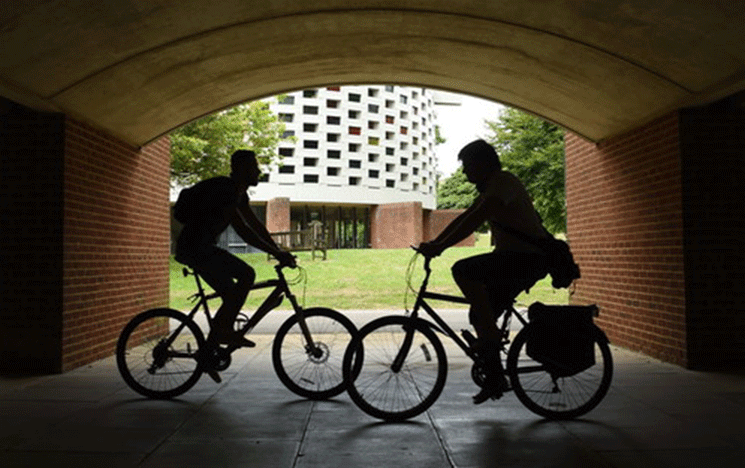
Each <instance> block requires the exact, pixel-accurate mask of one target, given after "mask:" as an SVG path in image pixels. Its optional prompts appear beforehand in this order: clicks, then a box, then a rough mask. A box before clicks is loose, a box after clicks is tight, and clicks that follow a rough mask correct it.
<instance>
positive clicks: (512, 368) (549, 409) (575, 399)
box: [507, 325, 613, 419]
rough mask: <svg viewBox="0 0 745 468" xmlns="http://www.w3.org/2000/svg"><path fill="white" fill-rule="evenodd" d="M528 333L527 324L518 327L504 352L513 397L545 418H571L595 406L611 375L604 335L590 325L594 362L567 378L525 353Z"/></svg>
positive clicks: (610, 364) (529, 328)
mask: <svg viewBox="0 0 745 468" xmlns="http://www.w3.org/2000/svg"><path fill="white" fill-rule="evenodd" d="M532 333H533V331H532V328H531V326H530V325H528V326H526V327H525V328H523V329H522V330H520V332H519V333H518V334H517V336H516V337H515V339H514V341H513V343H512V345H511V346H510V349H509V352H508V354H507V374H508V375H509V377H510V382H511V384H512V389H513V390H514V391H515V395H516V396H517V398H518V399H519V400H520V401H521V402H522V403H523V404H524V405H525V407H527V408H528V409H529V410H530V411H532V412H534V413H536V414H538V415H539V416H543V417H545V418H548V419H572V418H576V417H578V416H582V415H583V414H586V413H588V412H589V411H591V410H592V409H593V408H595V407H596V406H597V405H598V404H599V403H600V402H601V401H602V400H603V398H604V397H605V394H606V393H607V392H608V388H610V383H611V380H612V378H613V358H612V356H611V352H610V347H609V346H608V340H607V338H606V337H605V334H604V333H603V332H602V331H601V330H600V329H599V328H598V327H597V326H593V336H594V341H595V344H594V347H595V365H593V366H592V367H590V368H589V369H586V370H584V371H582V372H579V373H577V374H574V375H571V376H569V377H556V376H552V375H551V374H550V373H549V372H548V371H547V370H546V368H545V367H544V366H543V365H542V364H540V363H538V362H536V361H534V360H532V359H531V358H530V357H529V356H528V355H527V353H526V352H525V349H526V344H527V343H528V341H529V340H530V339H531V338H532Z"/></svg>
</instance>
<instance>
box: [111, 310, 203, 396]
mask: <svg viewBox="0 0 745 468" xmlns="http://www.w3.org/2000/svg"><path fill="white" fill-rule="evenodd" d="M204 343H205V340H204V335H203V334H202V331H201V330H200V329H199V327H198V326H197V324H196V323H194V321H193V320H191V319H190V318H189V317H187V316H186V315H184V314H183V313H181V312H178V311H175V310H172V309H152V310H148V311H145V312H143V313H141V314H139V315H137V316H135V317H134V318H133V319H132V320H131V321H130V322H129V323H128V324H127V325H126V326H125V327H124V329H123V330H122V333H121V335H119V340H118V342H117V345H116V364H117V367H118V368H119V373H120V374H121V375H122V378H123V379H124V381H125V382H126V383H127V385H129V386H130V387H131V388H132V390H134V391H136V392H137V393H139V394H141V395H144V396H146V397H148V398H173V397H175V396H177V395H181V394H182V393H184V392H186V391H187V390H189V389H190V388H191V387H193V386H194V384H196V383H197V381H198V380H199V377H200V376H201V375H202V370H201V367H200V366H199V364H198V363H197V353H198V352H199V350H200V349H202V348H203V347H204Z"/></svg>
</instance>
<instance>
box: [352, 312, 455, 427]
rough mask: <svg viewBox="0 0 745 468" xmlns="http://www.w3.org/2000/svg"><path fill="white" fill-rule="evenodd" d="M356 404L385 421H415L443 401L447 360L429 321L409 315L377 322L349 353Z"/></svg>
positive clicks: (365, 327)
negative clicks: (440, 400)
mask: <svg viewBox="0 0 745 468" xmlns="http://www.w3.org/2000/svg"><path fill="white" fill-rule="evenodd" d="M343 369H344V377H345V378H346V379H347V382H348V383H347V392H348V393H349V396H350V397H351V398H352V401H354V402H355V404H356V405H357V406H358V407H359V408H360V409H361V410H362V411H364V412H365V413H367V414H369V415H371V416H373V417H376V418H379V419H382V420H384V421H403V420H405V419H409V418H413V417H414V416H417V415H419V414H421V413H423V412H424V411H426V410H427V409H428V408H429V407H430V406H432V405H433V404H434V402H435V401H437V398H438V397H439V396H440V393H442V389H443V388H444V387H445V379H446V377H447V357H446V356H445V349H444V348H443V346H442V342H440V340H439V338H437V336H436V335H435V333H434V332H433V331H432V329H431V328H430V327H429V325H428V324H427V322H424V321H422V320H417V319H412V318H409V317H405V316H399V315H395V316H387V317H381V318H379V319H376V320H373V321H372V322H370V323H368V324H367V325H365V326H364V327H362V328H361V329H360V332H359V335H358V337H357V339H356V340H354V341H353V342H352V343H351V344H350V346H349V348H347V351H346V353H345V354H344V366H343Z"/></svg>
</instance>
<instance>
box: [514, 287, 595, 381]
mask: <svg viewBox="0 0 745 468" xmlns="http://www.w3.org/2000/svg"><path fill="white" fill-rule="evenodd" d="M597 313H598V308H597V306H595V305H590V306H551V305H544V304H542V303H540V302H536V303H534V304H532V305H531V306H530V307H529V308H528V320H529V321H530V325H529V327H530V330H531V332H530V333H531V334H530V335H529V337H528V341H527V343H526V344H525V353H526V354H527V355H528V356H529V357H530V358H532V359H533V360H535V361H537V362H539V363H541V364H543V366H544V367H545V368H546V370H547V371H548V372H549V373H550V374H551V375H552V376H554V377H568V376H570V375H574V374H577V373H579V372H582V371H584V370H586V369H589V368H590V367H592V366H593V365H595V332H594V328H595V325H594V323H593V320H592V318H593V317H594V316H595V315H597Z"/></svg>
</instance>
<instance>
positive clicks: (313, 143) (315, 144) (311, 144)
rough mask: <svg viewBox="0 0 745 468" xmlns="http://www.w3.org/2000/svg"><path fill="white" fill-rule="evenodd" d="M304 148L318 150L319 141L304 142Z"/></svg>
mask: <svg viewBox="0 0 745 468" xmlns="http://www.w3.org/2000/svg"><path fill="white" fill-rule="evenodd" d="M303 148H307V149H316V148H318V140H303Z"/></svg>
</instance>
